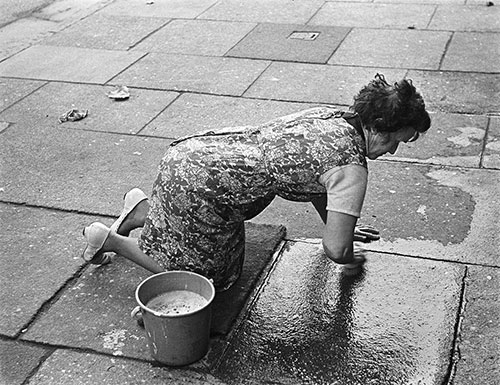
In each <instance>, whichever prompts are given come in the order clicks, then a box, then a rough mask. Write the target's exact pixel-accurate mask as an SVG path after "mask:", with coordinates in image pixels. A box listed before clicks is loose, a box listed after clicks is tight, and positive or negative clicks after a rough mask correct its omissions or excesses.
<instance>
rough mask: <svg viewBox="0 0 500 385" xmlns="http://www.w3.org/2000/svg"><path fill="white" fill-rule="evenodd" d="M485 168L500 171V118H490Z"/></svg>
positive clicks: (484, 155)
mask: <svg viewBox="0 0 500 385" xmlns="http://www.w3.org/2000/svg"><path fill="white" fill-rule="evenodd" d="M483 167H486V168H494V169H497V170H500V118H498V117H491V118H490V126H489V129H488V137H487V141H486V146H485V149H484V154H483Z"/></svg>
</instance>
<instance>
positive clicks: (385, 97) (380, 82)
mask: <svg viewBox="0 0 500 385" xmlns="http://www.w3.org/2000/svg"><path fill="white" fill-rule="evenodd" d="M351 109H352V110H353V111H354V112H356V113H357V114H358V115H359V117H360V118H361V121H362V122H363V124H364V125H365V127H366V128H368V129H371V130H374V131H378V132H394V131H398V130H400V129H403V128H407V127H412V128H413V129H415V130H416V131H417V132H420V133H423V132H426V131H427V130H428V129H429V127H430V126H431V119H430V117H429V114H428V113H427V111H426V110H425V103H424V100H423V99H422V96H421V95H420V94H419V93H418V92H417V90H416V89H415V87H414V86H413V83H412V81H411V80H410V79H408V80H406V79H403V80H401V81H399V82H397V83H394V85H391V84H389V83H388V82H387V81H386V80H385V77H384V75H382V74H376V75H375V78H374V79H373V80H372V81H370V83H369V84H368V85H366V86H365V87H363V88H362V89H361V91H359V93H358V94H357V95H356V96H355V97H354V104H353V105H352V107H351Z"/></svg>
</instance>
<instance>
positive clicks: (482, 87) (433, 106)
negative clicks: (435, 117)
mask: <svg viewBox="0 0 500 385" xmlns="http://www.w3.org/2000/svg"><path fill="white" fill-rule="evenodd" d="M406 77H407V78H409V79H412V80H413V83H414V84H415V86H416V87H417V89H418V90H419V91H420V92H421V94H422V96H423V97H424V100H425V104H426V106H427V107H428V109H429V110H431V111H436V110H437V111H443V112H457V113H465V114H487V113H492V112H493V113H494V112H496V113H498V112H500V106H499V105H498V97H499V95H500V86H499V85H500V74H481V73H468V74H466V76H464V74H463V73H460V72H441V71H415V70H410V71H409V72H408V74H407V76H406Z"/></svg>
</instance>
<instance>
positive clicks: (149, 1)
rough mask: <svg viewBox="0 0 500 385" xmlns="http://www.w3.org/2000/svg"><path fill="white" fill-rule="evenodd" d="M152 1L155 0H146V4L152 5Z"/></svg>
mask: <svg viewBox="0 0 500 385" xmlns="http://www.w3.org/2000/svg"><path fill="white" fill-rule="evenodd" d="M154 3H155V2H154V1H153V0H148V1H146V5H152V4H154Z"/></svg>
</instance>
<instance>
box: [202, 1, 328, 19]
mask: <svg viewBox="0 0 500 385" xmlns="http://www.w3.org/2000/svg"><path fill="white" fill-rule="evenodd" d="M322 5H323V1H322V0H309V1H305V2H302V1H301V2H290V1H287V0H273V1H267V0H254V1H252V2H248V1H242V0H220V1H218V2H217V3H216V4H215V5H214V6H213V7H211V8H209V9H208V10H207V11H206V12H204V13H202V14H201V15H200V16H199V17H198V18H199V19H211V20H233V21H246V22H255V23H284V24H287V23H288V24H306V23H307V21H308V20H309V19H310V18H311V17H312V16H313V15H314V14H315V13H316V11H317V10H318V9H319V8H320V7H321V6H322Z"/></svg>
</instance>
